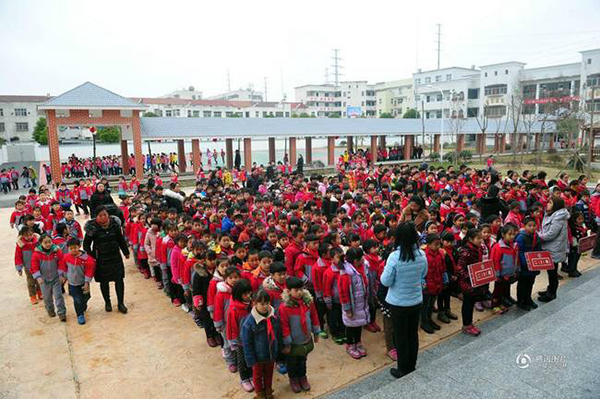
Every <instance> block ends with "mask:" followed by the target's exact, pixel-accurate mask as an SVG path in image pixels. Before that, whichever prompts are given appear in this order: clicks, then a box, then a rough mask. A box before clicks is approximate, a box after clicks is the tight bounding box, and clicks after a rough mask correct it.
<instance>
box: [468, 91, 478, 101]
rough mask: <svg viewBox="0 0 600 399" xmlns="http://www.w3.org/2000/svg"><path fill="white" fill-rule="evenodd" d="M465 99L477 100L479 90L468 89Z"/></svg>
mask: <svg viewBox="0 0 600 399" xmlns="http://www.w3.org/2000/svg"><path fill="white" fill-rule="evenodd" d="M467 98H468V99H469V100H476V99H478V98H479V89H469V91H468V92H467Z"/></svg>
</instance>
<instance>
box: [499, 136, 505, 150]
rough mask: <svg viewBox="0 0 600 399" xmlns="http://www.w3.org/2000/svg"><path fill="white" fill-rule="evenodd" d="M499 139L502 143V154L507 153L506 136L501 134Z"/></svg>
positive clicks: (500, 147) (500, 144)
mask: <svg viewBox="0 0 600 399" xmlns="http://www.w3.org/2000/svg"><path fill="white" fill-rule="evenodd" d="M498 139H499V140H500V142H499V143H498V146H499V149H498V151H500V152H501V153H503V152H506V134H501V135H500V136H499V137H498Z"/></svg>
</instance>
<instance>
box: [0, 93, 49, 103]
mask: <svg viewBox="0 0 600 399" xmlns="http://www.w3.org/2000/svg"><path fill="white" fill-rule="evenodd" d="M51 98H52V97H48V96H13V95H1V94H0V103H43V102H44V101H48V100H49V99H51Z"/></svg>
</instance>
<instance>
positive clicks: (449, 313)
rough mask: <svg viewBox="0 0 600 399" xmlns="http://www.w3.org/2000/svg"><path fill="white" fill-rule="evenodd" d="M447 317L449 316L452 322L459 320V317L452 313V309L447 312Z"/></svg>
mask: <svg viewBox="0 0 600 399" xmlns="http://www.w3.org/2000/svg"><path fill="white" fill-rule="evenodd" d="M446 316H448V318H449V319H450V320H458V316H457V315H455V314H454V313H452V312H451V311H450V309H448V310H446Z"/></svg>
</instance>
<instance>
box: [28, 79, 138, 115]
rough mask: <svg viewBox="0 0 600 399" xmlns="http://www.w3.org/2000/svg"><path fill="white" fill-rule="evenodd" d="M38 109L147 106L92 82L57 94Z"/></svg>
mask: <svg viewBox="0 0 600 399" xmlns="http://www.w3.org/2000/svg"><path fill="white" fill-rule="evenodd" d="M38 109H41V110H44V109H124V110H125V109H126V110H145V109H146V106H145V105H143V104H138V103H136V102H134V101H131V100H130V99H128V98H126V97H123V96H120V95H118V94H116V93H113V92H112V91H110V90H107V89H105V88H103V87H100V86H98V85H95V84H93V83H91V82H85V83H83V84H81V85H79V86H77V87H75V88H74V89H71V90H69V91H67V92H64V93H63V94H61V95H59V96H56V97H54V98H52V99H50V100H48V101H46V102H44V103H42V104H40V105H38Z"/></svg>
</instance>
